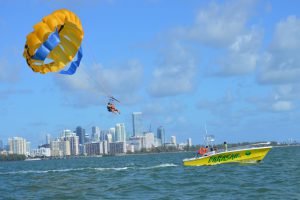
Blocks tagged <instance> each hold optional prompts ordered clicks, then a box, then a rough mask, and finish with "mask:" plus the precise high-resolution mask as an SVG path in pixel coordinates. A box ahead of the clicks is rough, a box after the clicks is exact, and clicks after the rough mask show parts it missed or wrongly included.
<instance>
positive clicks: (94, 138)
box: [92, 126, 101, 142]
mask: <svg viewBox="0 0 300 200" xmlns="http://www.w3.org/2000/svg"><path fill="white" fill-rule="evenodd" d="M100 133H101V130H100V128H99V127H98V126H93V127H92V142H98V141H99V140H100Z"/></svg>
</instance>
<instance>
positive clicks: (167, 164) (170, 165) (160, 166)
mask: <svg viewBox="0 0 300 200" xmlns="http://www.w3.org/2000/svg"><path fill="white" fill-rule="evenodd" d="M177 166H178V165H175V164H173V163H164V164H160V165H154V166H149V167H141V168H140V169H155V168H164V167H177Z"/></svg>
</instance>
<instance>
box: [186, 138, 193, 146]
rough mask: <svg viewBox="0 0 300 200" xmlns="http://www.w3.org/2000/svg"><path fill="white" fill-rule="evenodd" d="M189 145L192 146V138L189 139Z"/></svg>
mask: <svg viewBox="0 0 300 200" xmlns="http://www.w3.org/2000/svg"><path fill="white" fill-rule="evenodd" d="M187 146H188V147H191V146H192V138H188V139H187Z"/></svg>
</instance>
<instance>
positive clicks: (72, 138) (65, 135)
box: [61, 130, 79, 156]
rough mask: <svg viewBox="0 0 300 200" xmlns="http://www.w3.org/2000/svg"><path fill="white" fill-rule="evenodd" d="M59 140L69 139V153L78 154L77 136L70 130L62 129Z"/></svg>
mask: <svg viewBox="0 0 300 200" xmlns="http://www.w3.org/2000/svg"><path fill="white" fill-rule="evenodd" d="M61 136H62V137H61V141H63V140H64V141H69V143H70V149H69V151H70V155H74V156H75V155H78V154H79V137H78V136H77V135H76V134H75V133H74V132H72V131H71V130H63V132H62V134H61Z"/></svg>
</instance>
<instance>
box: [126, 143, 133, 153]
mask: <svg viewBox="0 0 300 200" xmlns="http://www.w3.org/2000/svg"><path fill="white" fill-rule="evenodd" d="M126 152H130V153H134V146H133V145H131V144H126Z"/></svg>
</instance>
